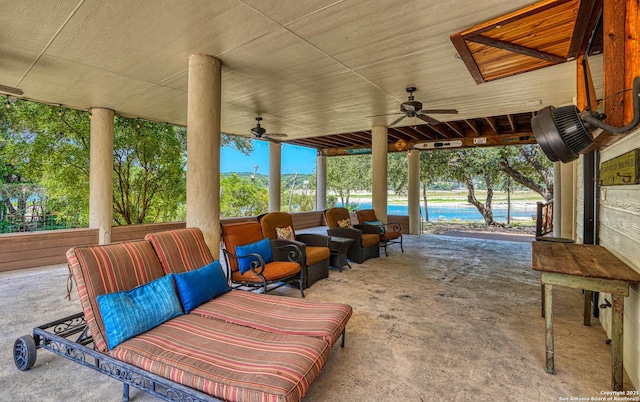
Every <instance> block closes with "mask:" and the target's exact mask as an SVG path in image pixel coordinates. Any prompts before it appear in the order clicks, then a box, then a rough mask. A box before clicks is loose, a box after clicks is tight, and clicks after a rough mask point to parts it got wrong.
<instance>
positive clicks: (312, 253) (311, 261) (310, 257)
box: [306, 246, 331, 267]
mask: <svg viewBox="0 0 640 402" xmlns="http://www.w3.org/2000/svg"><path fill="white" fill-rule="evenodd" d="M306 250H307V266H308V267H310V266H312V265H315V264H317V263H319V262H320V261H325V260H328V259H329V255H330V254H331V252H330V251H329V247H319V246H307V248H306Z"/></svg>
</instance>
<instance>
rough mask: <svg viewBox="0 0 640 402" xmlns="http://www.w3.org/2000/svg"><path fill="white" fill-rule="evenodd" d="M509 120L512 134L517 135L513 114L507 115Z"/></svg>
mask: <svg viewBox="0 0 640 402" xmlns="http://www.w3.org/2000/svg"><path fill="white" fill-rule="evenodd" d="M507 120H509V125H510V126H511V132H513V133H515V132H516V122H515V120H514V119H513V115H512V114H508V115H507Z"/></svg>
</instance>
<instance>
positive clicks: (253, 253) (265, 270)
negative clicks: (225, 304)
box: [221, 221, 304, 297]
mask: <svg viewBox="0 0 640 402" xmlns="http://www.w3.org/2000/svg"><path fill="white" fill-rule="evenodd" d="M221 227H222V241H223V249H222V251H223V253H224V258H225V262H226V263H227V277H228V278H229V281H230V283H231V286H232V287H233V288H241V287H248V288H262V293H267V292H268V291H271V290H273V289H276V288H279V287H280V286H283V285H286V284H290V283H298V284H299V286H300V294H301V295H302V297H304V270H303V269H302V264H301V260H302V251H301V250H300V248H299V247H298V246H296V245H295V244H291V243H290V242H287V241H283V240H270V239H268V238H265V237H264V236H263V234H262V229H261V227H260V223H259V222H257V221H256V222H240V223H229V224H221Z"/></svg>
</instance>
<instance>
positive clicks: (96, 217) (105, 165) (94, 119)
mask: <svg viewBox="0 0 640 402" xmlns="http://www.w3.org/2000/svg"><path fill="white" fill-rule="evenodd" d="M113 116H114V113H113V110H109V109H102V108H93V109H91V144H90V146H89V147H90V148H89V228H90V229H98V244H109V243H111V226H112V223H113Z"/></svg>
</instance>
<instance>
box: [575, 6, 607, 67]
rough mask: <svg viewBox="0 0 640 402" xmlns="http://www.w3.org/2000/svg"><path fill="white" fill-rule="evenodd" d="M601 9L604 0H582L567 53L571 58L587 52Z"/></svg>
mask: <svg viewBox="0 0 640 402" xmlns="http://www.w3.org/2000/svg"><path fill="white" fill-rule="evenodd" d="M601 9H602V0H580V7H579V8H578V15H577V16H576V24H575V27H574V28H573V35H572V36H571V43H570V44H569V52H568V53H567V58H568V59H569V60H572V59H575V58H576V57H578V56H579V55H581V54H582V53H584V52H585V50H586V48H587V44H588V42H589V38H590V37H591V32H592V31H593V29H594V28H595V25H596V22H597V18H598V15H599V13H600V10H601Z"/></svg>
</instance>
